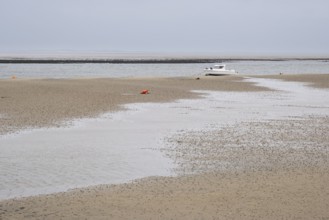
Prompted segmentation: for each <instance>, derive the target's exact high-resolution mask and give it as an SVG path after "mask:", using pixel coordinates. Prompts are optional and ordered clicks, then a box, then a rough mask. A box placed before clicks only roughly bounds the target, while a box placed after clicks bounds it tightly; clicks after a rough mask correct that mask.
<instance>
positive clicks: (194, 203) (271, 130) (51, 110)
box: [0, 74, 329, 219]
mask: <svg viewBox="0 0 329 220" xmlns="http://www.w3.org/2000/svg"><path fill="white" fill-rule="evenodd" d="M273 79H276V81H267V80H273ZM278 80H279V81H278ZM295 82H299V83H304V84H298V83H297V84H296V83H295ZM257 83H260V84H257ZM261 83H263V84H261ZM266 83H268V84H266ZM285 83H287V84H285ZM289 83H290V84H289ZM266 85H269V86H266ZM271 85H273V86H272V87H271ZM275 86H276V87H275ZM280 86H281V87H282V88H285V87H289V90H287V91H284V92H280V91H277V90H276V89H275V88H281V87H280ZM328 88H329V75H327V74H318V75H315V74H314V75H286V74H284V75H276V76H274V75H273V76H247V77H241V76H232V77H227V76H225V77H203V76H202V77H198V78H196V77H171V78H116V79H109V78H102V79H100V78H98V79H10V80H9V79H6V80H0V98H1V99H0V103H1V105H0V116H1V117H0V122H1V123H0V124H1V127H0V134H1V135H3V136H5V135H12V134H15V133H17V132H20V131H24V130H26V129H31V128H34V129H37V128H48V127H49V128H52V127H69V126H70V123H68V122H69V121H70V120H73V119H79V118H92V117H98V116H99V115H101V114H103V113H107V112H118V111H124V110H125V104H133V103H172V102H175V101H177V100H181V99H184V100H189V99H190V100H198V99H204V93H205V91H212V92H214V93H209V94H208V99H207V100H210V101H211V100H213V101H214V100H215V101H218V100H219V101H222V102H221V103H226V104H227V105H225V106H221V107H220V108H219V107H217V106H215V107H214V109H215V108H216V109H215V110H216V111H217V110H218V111H223V112H227V111H226V109H232V112H233V113H232V116H231V117H232V118H233V119H232V120H233V121H234V123H227V124H221V126H218V127H216V124H215V125H211V129H209V130H202V131H199V130H193V129H184V130H180V131H179V132H176V133H174V134H172V135H171V136H168V137H166V140H165V142H166V143H167V146H166V147H163V148H162V149H161V150H160V151H161V153H162V154H164V155H166V156H167V157H168V158H170V159H171V160H173V161H174V162H175V164H176V167H175V173H176V174H177V175H176V176H149V177H145V178H142V179H136V180H134V181H130V182H127V183H124V184H111V185H106V184H103V185H98V186H90V187H84V188H78V189H74V190H70V191H67V192H60V193H54V194H47V195H39V196H30V197H25V198H16V199H7V200H2V201H0V218H1V219H81V218H86V219H132V218H136V219H329V211H328V210H329V187H328V184H327V183H328V180H329V172H328V167H329V149H328V146H329V138H328V128H329V114H328V113H326V112H327V109H328V105H329V103H328V102H327V98H326V97H321V96H320V97H313V99H314V100H310V99H311V98H312V97H308V96H307V98H305V99H303V97H304V95H307V93H308V92H314V94H327V93H326V92H327V90H328ZM145 89H147V90H149V94H147V95H141V94H140V92H141V91H142V90H145ZM299 89H300V91H303V92H305V93H298V91H299ZM297 90H298V91H297ZM295 91H296V95H295V96H294V95H291V96H289V94H294V92H295ZM287 94H288V95H287ZM312 94H313V93H312ZM212 95H213V96H214V98H213V99H212V98H211V97H212ZM221 96H223V97H221ZM209 97H210V98H209ZM236 97H238V98H237V99H236V100H237V101H232V102H230V100H233V99H234V98H236ZM241 97H242V98H241ZM254 97H256V98H260V101H255V102H253V100H254ZM231 98H232V99H231ZM248 98H249V99H248ZM295 99H296V100H297V101H296V103H292V104H291V105H290V104H289V103H290V101H291V100H295ZM321 100H324V101H323V103H321ZM311 101H312V102H311ZM240 102H242V103H243V104H244V105H243V106H246V108H248V109H245V108H242V109H240V110H239V106H240V104H241V103H240ZM308 103H309V104H308ZM177 105H178V104H177ZM184 105H185V104H184ZM184 105H183V107H184ZM204 106H205V108H207V106H206V105H204ZM210 106H211V105H210ZM263 106H267V107H266V108H265V107H264V109H263V110H262V108H263ZM197 107H199V108H201V107H202V106H196V107H195V109H193V108H190V107H188V109H187V110H186V111H187V112H191V111H199V110H200V109H197ZM211 107H212V106H211ZM224 108H226V109H224ZM258 109H260V110H258ZM215 110H214V111H215ZM200 111H201V110H200ZM268 112H271V113H272V115H271V114H268ZM244 114H245V115H244ZM259 115H260V116H259ZM222 117H223V118H221V119H220V120H221V121H225V120H226V119H225V118H229V117H230V116H228V115H224V116H222ZM240 118H242V119H240ZM246 118H247V119H248V120H245V119H246ZM263 119H264V120H263ZM265 119H266V120H265ZM200 120H202V119H200ZM227 120H228V121H229V119H227ZM214 123H215V122H214ZM159 126H160V125H159Z"/></svg>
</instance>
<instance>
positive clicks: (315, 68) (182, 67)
mask: <svg viewBox="0 0 329 220" xmlns="http://www.w3.org/2000/svg"><path fill="white" fill-rule="evenodd" d="M226 64H227V69H235V70H236V71H238V72H239V74H241V75H246V74H256V75H262V74H279V73H280V72H282V73H287V74H319V73H320V74H323V73H328V74H329V62H326V61H322V60H315V61H314V60H313V61H235V62H228V63H226ZM212 65H213V64H206V63H197V64H88V63H86V64H0V78H11V77H12V76H16V77H19V78H72V77H73V78H75V77H78V78H79V77H144V76H147V77H149V76H151V77H152V76H155V77H157V76H168V77H174V76H195V75H202V70H203V69H204V68H206V67H210V66H212Z"/></svg>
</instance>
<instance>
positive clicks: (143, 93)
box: [141, 89, 150, 95]
mask: <svg viewBox="0 0 329 220" xmlns="http://www.w3.org/2000/svg"><path fill="white" fill-rule="evenodd" d="M149 93H150V92H149V91H148V90H147V89H144V90H142V91H141V94H142V95H146V94H149Z"/></svg>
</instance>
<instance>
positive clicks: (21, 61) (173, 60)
mask: <svg viewBox="0 0 329 220" xmlns="http://www.w3.org/2000/svg"><path fill="white" fill-rule="evenodd" d="M306 60H314V61H324V62H329V58H318V57H317V58H209V59H208V58H206V59H205V58H182V59H181V58H166V59H161V58H159V59H144V58H140V59H139V58H135V59H68V58H66V59H55V58H54V59H39V58H37V59H31V58H2V59H0V63H16V64H74V63H109V64H188V63H221V62H234V61H306Z"/></svg>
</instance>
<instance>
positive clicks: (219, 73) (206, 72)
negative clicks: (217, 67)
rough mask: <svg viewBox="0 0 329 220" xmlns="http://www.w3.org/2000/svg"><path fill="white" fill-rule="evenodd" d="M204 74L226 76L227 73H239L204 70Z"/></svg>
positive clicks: (234, 73)
mask: <svg viewBox="0 0 329 220" xmlns="http://www.w3.org/2000/svg"><path fill="white" fill-rule="evenodd" d="M204 74H205V75H206V76H226V75H236V74H237V73H236V72H235V71H229V70H225V71H209V70H208V71H204Z"/></svg>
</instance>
